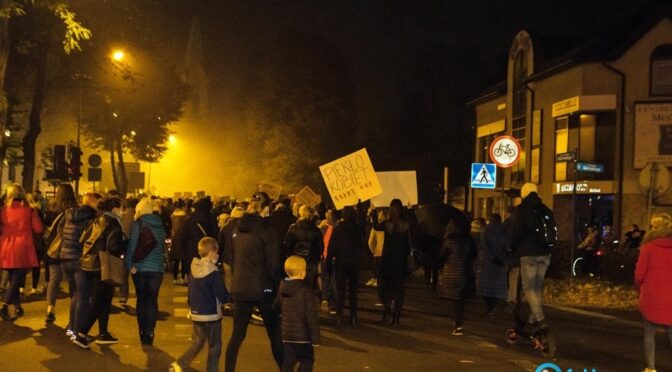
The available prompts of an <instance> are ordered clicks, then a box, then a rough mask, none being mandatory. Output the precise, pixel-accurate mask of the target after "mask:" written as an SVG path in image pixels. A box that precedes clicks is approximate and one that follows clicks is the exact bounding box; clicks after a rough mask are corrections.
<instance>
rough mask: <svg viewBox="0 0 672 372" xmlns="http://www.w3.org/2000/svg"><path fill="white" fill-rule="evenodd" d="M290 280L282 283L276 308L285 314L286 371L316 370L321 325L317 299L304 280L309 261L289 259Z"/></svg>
mask: <svg viewBox="0 0 672 372" xmlns="http://www.w3.org/2000/svg"><path fill="white" fill-rule="evenodd" d="M285 272H286V273H287V276H288V278H286V279H285V280H283V281H282V282H281V283H280V290H279V291H278V297H277V299H276V300H275V304H274V306H275V307H276V308H279V310H280V311H281V312H282V342H283V350H284V361H283V365H282V371H283V372H293V371H294V367H295V365H296V364H297V363H298V364H299V369H298V370H299V371H302V372H304V371H305V372H308V371H312V370H313V363H314V362H315V356H314V352H313V346H316V345H319V344H320V322H319V319H318V316H317V306H316V305H315V296H314V295H313V292H312V290H311V287H309V286H308V285H307V283H306V282H305V281H304V280H303V279H304V278H305V277H306V261H305V260H304V258H303V257H300V256H290V257H289V258H288V259H287V261H285Z"/></svg>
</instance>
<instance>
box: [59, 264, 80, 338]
mask: <svg viewBox="0 0 672 372" xmlns="http://www.w3.org/2000/svg"><path fill="white" fill-rule="evenodd" d="M77 261H78V260H61V271H62V272H63V275H64V276H65V279H66V280H67V281H68V287H69V291H70V321H69V322H68V325H67V327H66V329H69V330H74V329H75V326H76V325H77V311H76V309H77V280H76V279H75V273H77V271H79V263H78V262H77Z"/></svg>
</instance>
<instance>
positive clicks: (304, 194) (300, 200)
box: [294, 186, 322, 207]
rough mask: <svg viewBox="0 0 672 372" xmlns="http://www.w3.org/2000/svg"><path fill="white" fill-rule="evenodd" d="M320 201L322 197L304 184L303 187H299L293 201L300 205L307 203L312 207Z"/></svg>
mask: <svg viewBox="0 0 672 372" xmlns="http://www.w3.org/2000/svg"><path fill="white" fill-rule="evenodd" d="M321 202H322V197H321V196H320V195H318V194H316V193H315V191H313V189H311V188H310V187H308V186H305V187H304V188H302V189H301V191H299V192H297V193H296V195H294V203H296V204H300V205H309V206H311V207H314V206H316V205H318V204H320V203H321Z"/></svg>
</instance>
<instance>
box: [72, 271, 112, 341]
mask: <svg viewBox="0 0 672 372" xmlns="http://www.w3.org/2000/svg"><path fill="white" fill-rule="evenodd" d="M76 277H77V310H76V311H77V315H76V317H75V319H77V324H76V328H75V330H76V331H77V332H78V333H81V334H83V335H87V334H89V331H90V330H91V327H93V324H94V323H95V322H96V320H97V321H98V334H99V335H104V334H107V333H109V331H108V329H107V325H108V323H109V320H110V310H111V308H112V296H113V294H114V287H112V286H111V285H109V284H106V283H104V282H102V281H101V280H100V271H82V270H80V271H78V272H77V274H76Z"/></svg>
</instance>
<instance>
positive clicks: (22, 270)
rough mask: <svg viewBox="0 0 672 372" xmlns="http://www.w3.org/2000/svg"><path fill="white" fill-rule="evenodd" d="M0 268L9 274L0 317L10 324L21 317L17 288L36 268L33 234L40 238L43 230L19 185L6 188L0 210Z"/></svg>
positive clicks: (38, 218) (37, 216)
mask: <svg viewBox="0 0 672 372" xmlns="http://www.w3.org/2000/svg"><path fill="white" fill-rule="evenodd" d="M0 222H1V223H2V234H0V267H1V268H2V269H3V270H7V271H8V272H9V281H10V287H9V289H8V290H7V292H6V293H5V301H4V303H3V304H2V309H0V317H2V318H3V319H4V320H14V319H16V318H18V317H21V316H23V308H21V298H20V296H19V287H20V286H21V283H23V282H24V280H25V278H26V271H27V269H30V268H33V267H37V265H38V262H37V254H36V253H35V245H34V242H33V234H42V232H43V230H44V227H43V225H42V221H41V220H40V217H39V215H38V213H37V211H36V210H34V209H33V208H31V207H30V205H29V204H28V202H27V201H26V194H25V192H24V191H23V188H22V187H21V185H19V184H12V185H10V186H9V187H8V188H7V193H6V194H5V200H4V204H3V206H2V208H1V209H0ZM8 305H14V312H15V314H14V315H15V317H16V318H15V317H12V316H11V315H10V314H9V310H8Z"/></svg>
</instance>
